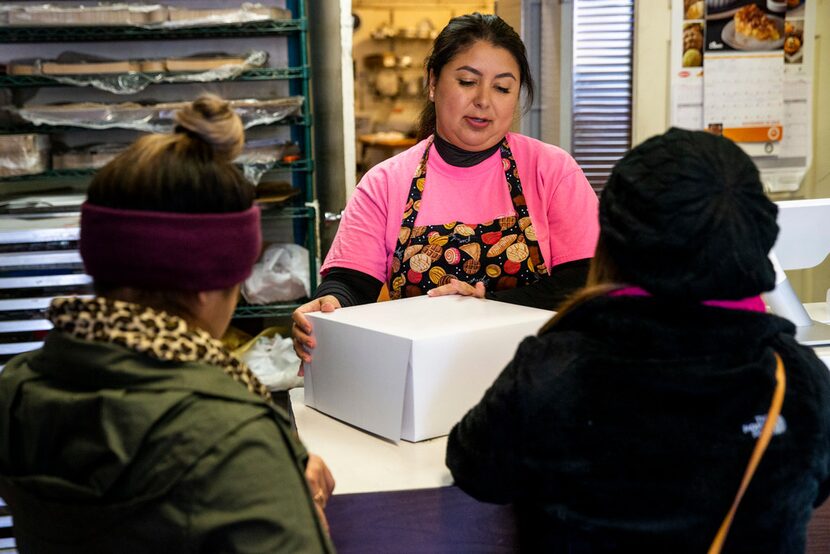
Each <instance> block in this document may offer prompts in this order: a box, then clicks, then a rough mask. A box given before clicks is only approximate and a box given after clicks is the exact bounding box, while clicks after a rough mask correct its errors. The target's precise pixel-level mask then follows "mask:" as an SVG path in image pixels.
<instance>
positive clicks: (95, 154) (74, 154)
mask: <svg viewBox="0 0 830 554" xmlns="http://www.w3.org/2000/svg"><path fill="white" fill-rule="evenodd" d="M127 146H129V145H128V144H123V143H105V144H90V145H86V146H80V147H77V148H71V149H64V150H58V147H57V146H56V147H55V148H53V151H52V169H90V168H91V169H99V168H101V167H104V166H105V165H107V164H108V163H109V162H110V161H111V160H112V159H113V158H115V157H116V156H117V155H118V154H120V153H121V152H123V151H124V150H125V149H126V148H127Z"/></svg>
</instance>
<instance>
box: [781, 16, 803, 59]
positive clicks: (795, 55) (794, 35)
mask: <svg viewBox="0 0 830 554" xmlns="http://www.w3.org/2000/svg"><path fill="white" fill-rule="evenodd" d="M803 46H804V20H803V19H790V18H789V17H787V20H786V21H785V22H784V63H801V62H802V60H803V59H804V52H803V48H802V47H803Z"/></svg>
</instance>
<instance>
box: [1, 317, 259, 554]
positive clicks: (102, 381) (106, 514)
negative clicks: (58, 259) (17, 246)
mask: <svg viewBox="0 0 830 554" xmlns="http://www.w3.org/2000/svg"><path fill="white" fill-rule="evenodd" d="M229 383H230V386H229ZM200 397H202V398H204V397H212V398H214V399H219V400H222V399H227V400H229V401H232V402H229V403H228V405H229V406H230V405H238V403H244V404H246V405H250V404H259V405H261V407H262V409H263V410H270V408H269V407H268V405H267V404H265V403H264V401H262V400H261V399H260V398H258V397H257V396H255V395H253V394H251V393H250V392H248V391H247V390H246V389H245V388H244V387H243V386H240V385H238V384H237V383H235V382H233V381H232V380H231V378H230V377H229V376H227V375H225V374H224V373H223V371H222V369H221V368H218V367H216V366H210V365H206V364H201V363H178V362H162V361H158V360H154V359H152V358H149V357H146V356H139V355H137V354H136V353H135V352H133V351H131V350H128V349H126V348H123V347H121V346H117V345H113V344H108V343H98V342H89V341H83V340H80V339H77V338H74V337H71V336H69V335H67V334H65V333H61V332H58V331H53V332H52V333H50V335H49V336H48V337H47V340H46V343H45V344H44V347H43V348H42V349H41V350H38V351H35V352H32V353H29V354H26V355H23V356H20V357H18V358H16V359H14V360H12V361H11V362H10V363H9V364H7V366H6V368H5V370H4V371H3V373H2V374H0V407H2V410H3V411H0V496H2V497H3V498H5V499H6V501H7V502H8V504H9V506H10V507H11V508H12V511H13V513H14V514H15V515H14V517H15V526H18V525H23V526H25V525H30V524H31V525H33V524H34V522H35V521H37V520H39V521H41V522H42V521H50V524H49V525H50V527H51V530H50V534H53V535H57V536H61V535H62V536H63V537H64V538H65V539H67V540H70V541H71V538H72V537H73V536H77V537H83V536H84V535H85V534H87V533H90V532H92V529H93V528H95V527H100V526H103V525H106V524H107V522H108V521H117V520H119V519H123V518H124V517H127V516H128V514H129V513H131V512H132V511H134V510H137V509H139V508H141V507H142V506H144V505H146V504H147V503H148V502H151V501H154V500H156V499H158V498H159V497H161V496H162V495H164V494H165V493H167V492H168V491H169V490H170V489H171V487H172V486H173V484H175V483H176V482H177V480H178V479H179V478H180V477H181V475H182V474H183V473H184V472H185V471H186V470H187V469H188V467H187V466H186V464H184V463H182V460H195V459H198V458H199V457H200V456H201V455H202V454H203V453H204V451H205V450H206V448H209V447H210V445H205V444H204V442H203V441H202V442H200V443H196V442H194V441H192V440H188V437H191V436H194V435H195V434H198V433H201V436H213V437H216V440H219V438H221V437H222V436H224V435H226V434H227V433H229V432H232V430H233V429H234V428H235V427H236V426H238V425H239V424H240V419H239V417H233V416H234V415H235V414H230V416H229V414H228V413H225V412H222V411H221V410H219V411H218V413H217V411H216V410H215V409H214V410H206V409H201V408H200V406H201V404H200V403H199V402H197V399H198V398H200ZM185 410H187V414H188V415H187V417H182V412H184V411H185ZM24 468H25V469H24ZM15 506H25V507H26V510H27V511H28V512H30V513H28V514H26V513H18V511H17V510H15ZM67 506H71V507H72V509H71V510H67ZM67 513H72V514H74V517H67ZM57 514H60V517H57ZM18 516H21V517H18ZM28 516H34V517H28ZM52 516H54V517H52Z"/></svg>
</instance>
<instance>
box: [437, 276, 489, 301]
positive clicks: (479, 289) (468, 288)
mask: <svg viewBox="0 0 830 554" xmlns="http://www.w3.org/2000/svg"><path fill="white" fill-rule="evenodd" d="M485 292H486V289H485V288H484V283H482V282H481V281H479V282H478V283H476V284H475V285H471V284H470V283H467V282H464V281H462V280H460V279H453V280H452V281H450V282H449V283H447V284H446V285H442V286H440V287H437V288H434V289H431V290H429V291H428V292H427V294H428V295H429V296H447V295H448V294H460V295H461V296H475V297H476V298H484V293H485Z"/></svg>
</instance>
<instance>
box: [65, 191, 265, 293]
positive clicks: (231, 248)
mask: <svg viewBox="0 0 830 554" xmlns="http://www.w3.org/2000/svg"><path fill="white" fill-rule="evenodd" d="M261 247H262V233H261V231H260V226H259V207H257V206H252V207H251V208H249V209H247V210H245V211H244V212H228V213H210V214H189V213H175V212H151V211H144V210H121V209H114V208H106V207H103V206H97V205H95V204H90V203H89V202H85V203H84V204H83V205H82V206H81V258H83V260H84V268H85V270H86V272H87V273H88V274H89V275H91V276H92V277H93V278H94V279H95V280H96V281H99V282H102V283H107V284H111V285H123V286H132V287H139V288H146V289H161V290H188V291H204V290H217V289H225V288H228V287H231V286H233V285H236V284H237V283H241V282H242V281H244V280H245V279H247V278H248V276H249V275H250V274H251V268H252V267H253V265H254V262H255V261H256V260H257V258H258V257H259V254H260V249H261Z"/></svg>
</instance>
